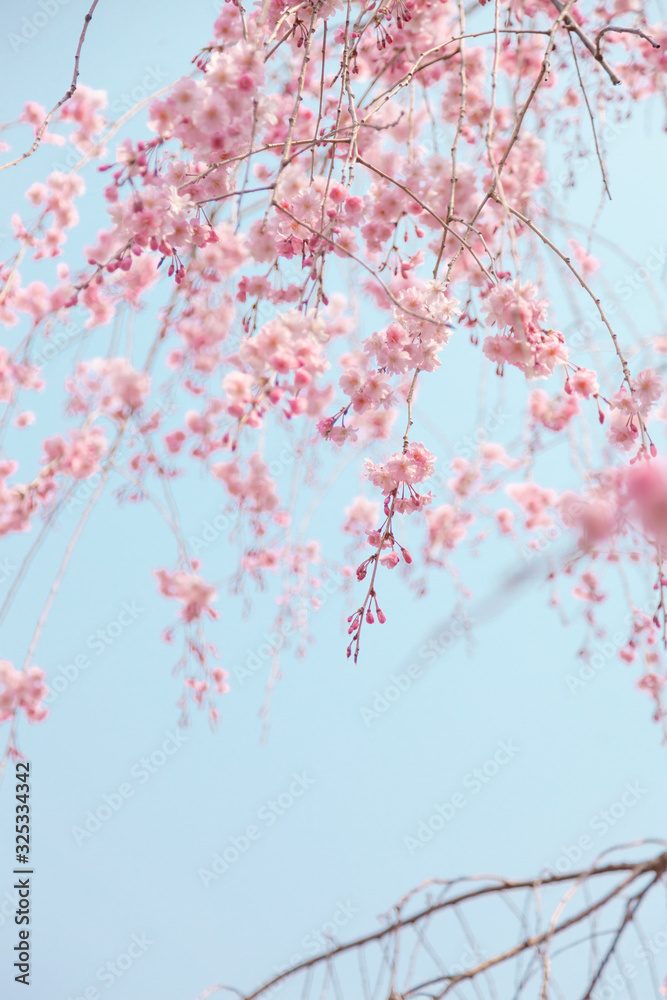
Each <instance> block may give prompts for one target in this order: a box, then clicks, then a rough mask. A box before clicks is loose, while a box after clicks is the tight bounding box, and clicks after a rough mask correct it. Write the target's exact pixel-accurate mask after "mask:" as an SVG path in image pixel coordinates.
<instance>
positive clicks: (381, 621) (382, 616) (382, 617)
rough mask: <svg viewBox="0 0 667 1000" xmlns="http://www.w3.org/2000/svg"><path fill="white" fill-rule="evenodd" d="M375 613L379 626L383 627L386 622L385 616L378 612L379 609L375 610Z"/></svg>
mask: <svg viewBox="0 0 667 1000" xmlns="http://www.w3.org/2000/svg"><path fill="white" fill-rule="evenodd" d="M377 613H378V621H379V623H380V625H384V623H385V622H386V620H387V616H386V615H385V613H384V611H381V610H380V608H378V609H377Z"/></svg>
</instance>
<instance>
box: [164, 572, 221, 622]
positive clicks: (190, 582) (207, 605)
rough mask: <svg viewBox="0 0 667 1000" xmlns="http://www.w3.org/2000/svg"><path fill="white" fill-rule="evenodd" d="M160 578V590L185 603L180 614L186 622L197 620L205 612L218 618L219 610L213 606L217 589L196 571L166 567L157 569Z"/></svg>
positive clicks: (211, 616)
mask: <svg viewBox="0 0 667 1000" xmlns="http://www.w3.org/2000/svg"><path fill="white" fill-rule="evenodd" d="M155 576H156V577H157V580H158V590H159V591H160V593H161V594H162V595H163V596H164V597H172V598H174V600H177V601H180V602H181V603H182V604H183V608H182V609H181V612H180V616H181V618H182V619H183V621H185V622H192V621H197V620H198V619H200V618H201V617H202V615H203V614H207V615H208V616H209V618H218V617H219V615H218V612H217V611H216V610H215V609H214V608H213V607H212V606H211V605H212V602H213V601H214V600H215V599H216V597H217V596H218V595H217V591H216V589H215V587H213V586H212V585H211V584H210V583H206V581H205V580H203V579H202V577H200V576H198V575H197V574H196V573H187V572H185V571H184V570H176V571H175V572H173V573H170V572H169V571H168V570H166V569H158V570H156V571H155Z"/></svg>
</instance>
